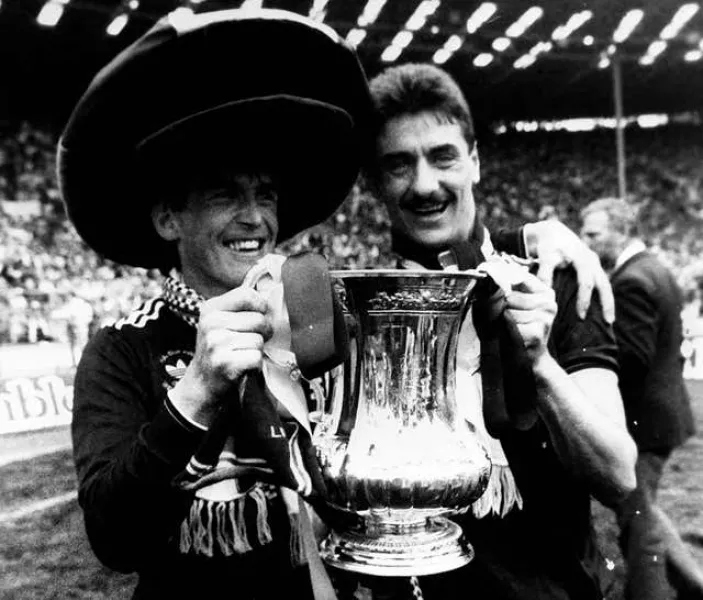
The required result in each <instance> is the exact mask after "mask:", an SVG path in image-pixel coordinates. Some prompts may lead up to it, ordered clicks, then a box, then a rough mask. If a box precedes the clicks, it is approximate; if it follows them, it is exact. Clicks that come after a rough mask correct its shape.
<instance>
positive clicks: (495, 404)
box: [393, 219, 536, 518]
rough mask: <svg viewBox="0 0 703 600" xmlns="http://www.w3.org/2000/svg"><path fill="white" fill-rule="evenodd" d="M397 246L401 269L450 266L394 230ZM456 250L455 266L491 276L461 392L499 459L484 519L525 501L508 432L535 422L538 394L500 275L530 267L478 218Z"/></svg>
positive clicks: (462, 363) (479, 511)
mask: <svg viewBox="0 0 703 600" xmlns="http://www.w3.org/2000/svg"><path fill="white" fill-rule="evenodd" d="M393 251H394V252H395V253H396V255H397V262H398V266H399V267H400V268H425V269H433V270H437V269H444V268H447V263H446V261H445V254H444V253H441V252H439V253H438V252H437V251H432V250H429V249H428V248H427V247H426V246H423V245H420V244H417V243H415V242H414V241H412V240H410V239H409V238H407V237H405V236H403V235H401V234H398V232H394V235H393ZM451 254H452V255H453V262H454V268H458V269H460V270H466V269H476V268H478V269H479V270H483V271H484V272H486V273H487V274H488V275H489V277H488V278H487V279H486V280H485V281H482V282H479V284H478V286H477V289H476V296H475V300H474V302H473V303H472V305H471V307H470V309H469V311H468V312H467V315H466V317H465V319H464V322H463V323H462V326H461V330H460V334H459V344H458V347H457V363H456V373H457V386H456V392H457V404H458V408H459V411H460V414H462V415H463V416H464V418H465V419H466V420H467V421H469V422H470V423H471V424H472V425H473V426H474V427H475V431H476V434H477V436H478V438H479V441H480V442H481V443H482V444H483V445H484V447H485V448H486V449H487V450H488V452H489V455H490V456H491V460H492V463H493V469H492V471H491V477H490V480H489V484H488V487H487V489H486V491H485V492H484V494H483V495H482V496H481V497H480V498H479V499H478V500H477V501H476V502H475V503H474V504H473V505H472V506H471V507H470V511H471V512H472V513H473V515H474V516H475V517H476V518H482V517H485V516H486V515H489V514H495V515H499V516H501V517H504V516H505V515H506V514H508V513H509V512H510V511H511V510H513V509H521V508H522V505H523V501H522V496H521V494H520V490H519V489H518V486H517V483H516V481H515V478H514V476H513V473H512V471H511V469H510V465H509V463H508V460H507V457H506V455H505V452H504V450H503V446H502V444H501V442H500V436H501V434H502V433H504V432H506V431H507V430H509V429H510V428H512V427H517V428H519V429H526V428H528V427H530V426H531V425H532V424H533V423H534V421H535V419H536V412H535V410H534V399H535V393H536V392H534V390H535V386H534V378H533V375H532V370H531V368H530V366H529V363H528V362H527V359H526V356H525V353H524V347H523V345H522V343H521V342H520V340H519V338H518V334H517V332H516V330H515V328H514V326H513V325H512V324H511V323H510V322H509V321H508V320H507V319H505V318H503V316H502V310H503V308H504V293H503V291H502V288H501V287H500V286H499V285H498V284H497V283H496V282H495V281H494V279H493V276H494V275H495V274H496V272H499V273H501V274H502V273H505V272H506V270H507V272H508V273H507V276H508V277H509V276H510V275H509V272H510V270H511V269H522V268H524V267H522V266H521V265H517V264H516V263H513V262H512V261H511V260H510V259H506V258H504V257H503V256H500V255H498V254H497V253H496V252H495V250H494V249H493V246H492V244H491V240H490V236H489V234H488V231H487V230H486V229H485V228H484V227H483V225H482V224H481V222H480V221H479V220H478V219H477V220H476V222H475V224H474V228H473V232H472V235H471V237H470V239H468V240H467V242H466V243H465V244H463V245H461V246H459V247H455V248H452V251H451ZM498 262H501V263H503V264H502V265H497V264H496V263H498ZM496 267H498V268H497V269H496Z"/></svg>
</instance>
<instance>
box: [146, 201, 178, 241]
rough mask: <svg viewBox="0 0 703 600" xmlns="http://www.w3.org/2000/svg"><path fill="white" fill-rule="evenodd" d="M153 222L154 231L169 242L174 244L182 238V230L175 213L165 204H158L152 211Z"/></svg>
mask: <svg viewBox="0 0 703 600" xmlns="http://www.w3.org/2000/svg"><path fill="white" fill-rule="evenodd" d="M151 222H152V223H153V224H154V229H156V233H158V234H159V235H160V236H161V237H162V238H163V239H165V240H166V241H167V242H173V241H175V240H177V239H179V238H180V234H181V228H180V224H179V222H178V219H177V218H176V215H175V214H174V212H173V209H171V208H169V207H168V206H166V204H165V203H164V202H157V203H156V204H155V205H154V208H152V209H151Z"/></svg>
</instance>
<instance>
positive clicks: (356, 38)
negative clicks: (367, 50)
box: [347, 28, 366, 48]
mask: <svg viewBox="0 0 703 600" xmlns="http://www.w3.org/2000/svg"><path fill="white" fill-rule="evenodd" d="M365 37H366V30H365V29H357V28H354V29H350V30H349V33H347V42H349V43H350V44H351V45H352V46H354V48H356V47H357V46H358V45H359V44H361V42H363V41H364V38H365Z"/></svg>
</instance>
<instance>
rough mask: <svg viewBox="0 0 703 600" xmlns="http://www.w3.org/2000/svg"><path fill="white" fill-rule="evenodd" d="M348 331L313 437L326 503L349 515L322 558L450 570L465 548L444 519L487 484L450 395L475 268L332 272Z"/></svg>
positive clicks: (393, 569)
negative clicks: (347, 348) (350, 522)
mask: <svg viewBox="0 0 703 600" xmlns="http://www.w3.org/2000/svg"><path fill="white" fill-rule="evenodd" d="M332 277H333V278H334V279H335V280H336V285H337V289H338V293H339V296H340V298H341V299H342V301H343V305H344V306H345V309H346V311H347V314H346V317H347V318H348V320H349V324H350V325H351V329H352V332H353V335H352V341H353V343H352V351H351V356H350V359H349V360H348V361H347V362H346V363H345V364H344V366H343V367H340V368H339V369H337V371H336V372H335V374H334V376H333V377H331V378H330V381H329V382H328V383H329V386H328V394H327V399H326V404H325V407H324V409H323V410H322V413H321V415H320V416H319V422H318V423H317V426H316V429H315V432H314V436H313V441H314V444H315V447H316V451H317V456H318V460H319V463H320V466H321V468H322V473H323V477H324V480H325V483H326V485H327V490H328V497H327V501H328V502H329V504H330V505H331V506H332V507H334V508H335V509H337V510H339V511H342V512H344V513H348V514H351V515H354V516H356V517H358V521H359V522H360V523H361V526H360V527H354V528H349V529H348V530H346V531H344V530H343V531H340V530H336V531H334V532H333V533H332V534H331V535H330V537H328V539H327V540H326V541H325V542H324V544H323V546H322V556H323V558H324V559H325V560H326V561H327V562H328V563H329V564H331V565H333V566H336V567H338V568H342V569H347V570H351V571H358V572H362V573H368V574H376V575H408V574H411V575H421V574H429V573H437V572H441V571H448V570H451V569H454V568H457V567H459V566H461V565H463V564H466V563H467V562H468V561H469V560H471V557H472V555H473V553H472V550H471V548H470V545H469V544H468V542H466V541H465V540H464V539H463V538H462V536H461V531H460V529H459V527H458V526H457V525H456V524H454V523H452V522H451V521H450V520H449V519H448V518H447V517H448V516H451V515H452V514H456V513H457V512H460V511H462V510H465V509H466V508H468V507H469V505H470V504H471V503H472V502H474V501H475V500H476V499H477V498H478V497H479V496H480V495H481V494H482V493H483V491H484V490H485V488H486V485H487V483H488V479H489V476H490V471H491V463H490V459H489V458H488V453H487V451H486V449H485V448H484V447H483V446H482V445H480V444H479V443H478V441H477V439H476V437H475V436H474V434H473V433H472V431H471V428H470V425H469V424H467V423H466V421H464V419H462V418H461V417H460V416H459V414H458V412H457V406H456V398H455V389H454V388H455V354H456V346H457V335H458V331H459V327H460V325H461V321H462V317H463V316H464V314H465V311H466V309H467V307H468V303H469V302H470V298H471V295H472V291H473V289H474V286H475V284H476V281H477V279H479V278H480V277H481V275H478V274H476V273H475V272H461V273H457V272H452V273H447V272H442V271H403V270H397V271H396V270H377V271H334V272H332Z"/></svg>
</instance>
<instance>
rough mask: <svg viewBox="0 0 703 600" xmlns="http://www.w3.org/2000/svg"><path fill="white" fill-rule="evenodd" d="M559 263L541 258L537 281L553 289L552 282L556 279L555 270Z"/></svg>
mask: <svg viewBox="0 0 703 600" xmlns="http://www.w3.org/2000/svg"><path fill="white" fill-rule="evenodd" d="M557 265H558V261H556V260H554V259H551V258H549V257H547V258H541V259H540V261H539V268H538V269H537V273H535V275H536V276H537V279H539V280H540V281H542V283H544V284H545V285H548V286H549V287H550V288H551V287H552V281H553V279H554V269H556V267H557Z"/></svg>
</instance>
